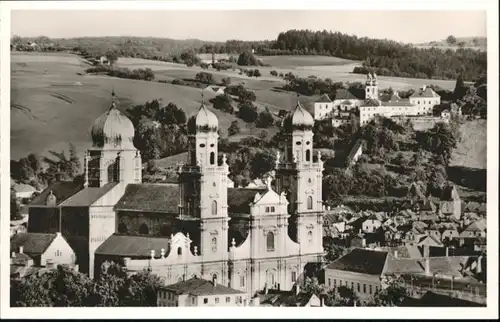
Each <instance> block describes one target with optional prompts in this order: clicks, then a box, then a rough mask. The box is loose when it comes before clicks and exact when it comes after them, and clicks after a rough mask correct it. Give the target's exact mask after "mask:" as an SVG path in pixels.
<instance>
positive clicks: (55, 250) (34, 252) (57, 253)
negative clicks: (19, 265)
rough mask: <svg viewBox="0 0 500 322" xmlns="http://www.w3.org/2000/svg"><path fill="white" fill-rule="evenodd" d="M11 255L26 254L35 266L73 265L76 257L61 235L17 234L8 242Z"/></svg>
mask: <svg viewBox="0 0 500 322" xmlns="http://www.w3.org/2000/svg"><path fill="white" fill-rule="evenodd" d="M10 251H11V253H19V254H26V255H28V256H29V257H31V258H32V259H33V261H34V264H35V265H37V266H48V265H51V264H55V265H59V264H67V265H75V263H76V255H75V252H74V251H73V249H72V248H71V246H70V245H69V244H68V242H67V241H66V239H65V238H64V237H63V236H62V235H61V233H59V232H58V233H55V234H43V233H19V234H16V235H14V237H13V238H12V239H11V240H10Z"/></svg>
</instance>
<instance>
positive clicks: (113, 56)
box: [106, 51, 118, 66]
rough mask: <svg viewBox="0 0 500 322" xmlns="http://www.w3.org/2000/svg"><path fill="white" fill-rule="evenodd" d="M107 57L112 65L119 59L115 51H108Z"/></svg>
mask: <svg viewBox="0 0 500 322" xmlns="http://www.w3.org/2000/svg"><path fill="white" fill-rule="evenodd" d="M106 58H107V60H108V61H109V64H110V65H112V66H113V65H114V64H115V63H116V62H117V61H118V54H117V53H116V52H115V51H108V52H107V53H106Z"/></svg>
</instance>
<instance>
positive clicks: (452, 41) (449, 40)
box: [446, 35, 457, 46]
mask: <svg viewBox="0 0 500 322" xmlns="http://www.w3.org/2000/svg"><path fill="white" fill-rule="evenodd" d="M446 42H447V43H448V45H450V46H452V45H454V44H456V43H457V38H455V36H453V35H449V36H448V38H446Z"/></svg>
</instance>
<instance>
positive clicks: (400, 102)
mask: <svg viewBox="0 0 500 322" xmlns="http://www.w3.org/2000/svg"><path fill="white" fill-rule="evenodd" d="M380 105H382V106H413V104H412V103H410V100H409V99H401V98H399V97H397V96H393V97H391V100H389V101H386V102H382V103H381V104H380Z"/></svg>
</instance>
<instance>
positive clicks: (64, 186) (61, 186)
mask: <svg viewBox="0 0 500 322" xmlns="http://www.w3.org/2000/svg"><path fill="white" fill-rule="evenodd" d="M82 188H83V186H82V185H81V184H77V183H74V182H73V181H58V182H54V183H53V184H51V185H50V186H49V187H48V188H47V189H45V190H44V191H42V193H40V194H39V195H38V196H36V197H35V198H34V199H33V201H31V203H30V206H45V205H46V203H47V196H48V195H49V193H50V191H52V193H53V194H54V195H55V196H56V203H57V205H60V204H61V203H62V202H63V201H65V200H66V199H68V198H69V197H71V196H73V195H74V194H75V193H77V192H78V191H80V190H81V189H82Z"/></svg>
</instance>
